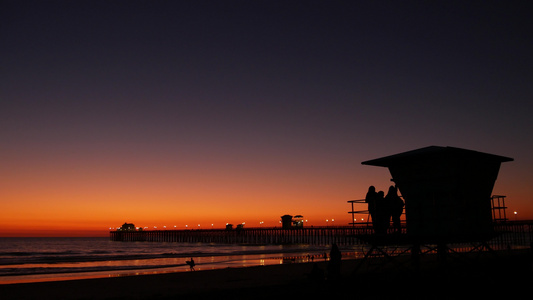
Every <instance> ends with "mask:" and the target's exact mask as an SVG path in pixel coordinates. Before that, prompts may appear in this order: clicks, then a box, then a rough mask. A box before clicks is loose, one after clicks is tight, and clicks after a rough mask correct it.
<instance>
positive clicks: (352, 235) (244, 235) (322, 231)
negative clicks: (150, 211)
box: [110, 226, 372, 245]
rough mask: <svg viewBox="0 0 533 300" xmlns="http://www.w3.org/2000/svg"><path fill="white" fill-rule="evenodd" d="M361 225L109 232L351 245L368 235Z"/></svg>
mask: <svg viewBox="0 0 533 300" xmlns="http://www.w3.org/2000/svg"><path fill="white" fill-rule="evenodd" d="M371 231H372V229H371V228H368V227H367V226H365V227H359V228H357V227H353V226H350V227H309V228H298V229H283V228H278V227H274V228H240V229H232V230H227V229H197V230H194V229H188V230H145V231H120V230H116V231H111V232H110V238H111V240H112V241H124V242H133V241H142V242H177V243H221V244H256V245H267V244H310V245H331V244H332V243H336V244H338V245H352V244H356V243H358V239H357V238H356V236H357V235H360V234H369V233H371Z"/></svg>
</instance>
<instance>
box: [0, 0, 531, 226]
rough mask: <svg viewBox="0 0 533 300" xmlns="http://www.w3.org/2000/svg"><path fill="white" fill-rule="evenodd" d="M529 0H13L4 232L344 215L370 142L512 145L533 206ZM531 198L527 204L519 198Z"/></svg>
mask: <svg viewBox="0 0 533 300" xmlns="http://www.w3.org/2000/svg"><path fill="white" fill-rule="evenodd" d="M530 16H531V10H530V9H529V7H527V1H521V2H518V1H516V2H513V1H457V2H454V1H259V0H257V1H198V0H195V1H24V0H22V1H21V0H4V1H2V2H1V4H0V44H1V45H2V46H1V47H0V62H1V68H0V75H1V78H2V80H0V104H1V105H0V141H1V143H0V159H1V167H0V236H88V235H89V236H106V235H107V234H108V229H109V227H117V226H120V225H121V224H122V223H124V222H132V223H134V224H135V225H137V226H143V227H144V226H147V227H149V228H153V227H154V226H157V227H158V228H163V226H167V228H173V227H174V226H176V228H180V229H181V228H185V225H188V226H189V228H198V224H200V228H211V224H213V227H214V228H221V227H223V226H224V225H225V224H226V222H229V223H233V224H238V223H241V222H245V223H246V226H247V227H255V226H259V222H261V221H263V222H264V224H263V226H276V225H278V221H279V220H280V216H281V215H284V214H292V215H295V214H302V215H303V216H304V217H305V218H306V219H307V220H308V225H315V226H322V225H326V220H328V223H329V224H331V220H332V219H334V220H335V221H334V223H333V224H335V225H347V224H348V223H349V222H350V215H349V214H348V213H347V212H348V211H349V210H350V209H351V207H350V206H349V204H348V203H347V201H348V200H351V199H361V198H364V195H365V193H366V190H367V188H368V186H369V185H375V186H376V187H377V188H378V189H380V190H384V191H386V190H387V188H388V186H389V185H390V184H391V182H390V174H389V172H388V170H387V169H386V168H380V167H372V166H365V165H362V164H361V162H363V161H366V160H370V159H374V158H379V157H383V156H387V155H392V154H396V153H400V152H404V151H409V150H413V149H418V148H422V147H426V146H431V145H436V146H453V147H459V148H465V149H471V150H476V151H481V152H486V153H491V154H496V155H502V156H507V157H511V158H513V159H514V161H512V162H506V163H503V164H502V167H501V169H500V173H499V177H498V180H497V182H496V185H495V187H494V191H493V194H498V195H506V196H507V198H506V204H507V206H508V207H509V208H508V211H507V216H508V217H509V218H511V219H514V218H518V219H533V206H532V204H533V189H532V182H533V157H532V155H533V135H532V133H533V117H532V114H533V84H532V82H533V55H532V53H533V39H532V37H531V32H533V26H532V23H531V19H530ZM514 211H517V213H518V214H517V215H516V216H514V214H513V212H514Z"/></svg>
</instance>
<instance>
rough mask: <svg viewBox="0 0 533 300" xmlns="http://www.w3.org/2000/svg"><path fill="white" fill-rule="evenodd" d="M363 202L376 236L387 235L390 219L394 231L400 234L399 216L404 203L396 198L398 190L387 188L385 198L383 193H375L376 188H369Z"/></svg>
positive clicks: (391, 187) (392, 187)
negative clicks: (366, 204) (366, 207)
mask: <svg viewBox="0 0 533 300" xmlns="http://www.w3.org/2000/svg"><path fill="white" fill-rule="evenodd" d="M365 202H366V203H368V212H369V213H370V217H371V218H372V226H373V227H374V232H375V233H376V234H379V235H385V234H387V230H388V229H389V226H390V220H391V218H392V223H393V226H394V230H395V231H396V232H400V230H401V224H400V216H401V215H402V213H403V207H404V202H403V200H402V199H401V198H400V196H398V190H397V188H396V187H395V186H390V187H389V191H388V192H387V195H386V196H385V195H384V193H383V191H379V192H376V188H375V187H374V186H370V187H369V188H368V193H367V194H366V197H365Z"/></svg>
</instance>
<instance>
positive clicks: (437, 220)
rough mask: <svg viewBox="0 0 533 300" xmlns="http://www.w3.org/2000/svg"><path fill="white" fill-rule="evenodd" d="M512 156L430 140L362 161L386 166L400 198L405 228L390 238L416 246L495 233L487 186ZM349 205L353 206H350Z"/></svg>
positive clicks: (441, 247) (479, 238) (441, 245)
mask: <svg viewBox="0 0 533 300" xmlns="http://www.w3.org/2000/svg"><path fill="white" fill-rule="evenodd" d="M512 160H513V159H512V158H509V157H504V156H499V155H493V154H487V153H482V152H477V151H472V150H466V149H460V148H455V147H439V146H430V147H425V148H421V149H417V150H412V151H408V152H403V153H399V154H395V155H391V156H386V157H382V158H377V159H373V160H368V161H364V162H362V164H363V165H369V166H378V167H386V168H388V169H389V171H390V174H391V176H392V179H391V181H393V182H394V184H395V185H396V187H397V188H398V190H399V192H400V193H401V195H402V196H403V199H404V201H405V210H404V212H405V233H404V234H402V237H400V238H395V239H394V240H391V239H388V238H384V239H381V240H379V241H378V240H376V239H374V238H371V237H370V238H369V239H368V241H369V243H371V244H373V245H374V246H375V245H376V244H378V243H383V244H387V243H390V242H396V243H397V242H402V243H406V244H412V245H414V246H415V247H417V246H419V245H421V244H436V245H439V246H438V247H439V250H440V251H441V252H445V251H443V250H446V245H447V244H450V243H465V242H481V243H483V242H485V241H487V240H489V239H491V238H492V237H493V236H494V231H493V211H492V198H491V194H492V190H493V187H494V183H495V182H496V179H497V177H498V172H499V170H500V165H501V163H502V162H509V161H512ZM352 211H353V209H352Z"/></svg>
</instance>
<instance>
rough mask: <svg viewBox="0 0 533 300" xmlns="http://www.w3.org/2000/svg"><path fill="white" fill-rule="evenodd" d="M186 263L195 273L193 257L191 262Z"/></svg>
mask: <svg viewBox="0 0 533 300" xmlns="http://www.w3.org/2000/svg"><path fill="white" fill-rule="evenodd" d="M186 263H187V264H188V265H189V267H190V268H191V271H194V265H195V264H194V259H192V257H191V260H188V261H186Z"/></svg>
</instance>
